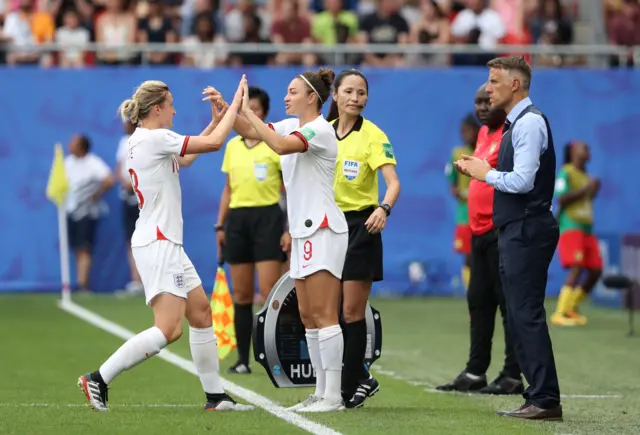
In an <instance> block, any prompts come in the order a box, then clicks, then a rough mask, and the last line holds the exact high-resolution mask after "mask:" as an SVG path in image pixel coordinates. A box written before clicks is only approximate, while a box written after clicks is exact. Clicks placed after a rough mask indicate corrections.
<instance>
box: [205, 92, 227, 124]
mask: <svg viewBox="0 0 640 435" xmlns="http://www.w3.org/2000/svg"><path fill="white" fill-rule="evenodd" d="M202 94H203V95H206V96H205V97H204V98H203V99H202V101H209V102H211V120H212V121H213V123H214V124H217V123H219V122H220V120H221V119H222V117H223V116H224V114H225V113H226V112H227V109H228V108H229V105H228V104H227V103H226V102H225V101H224V97H223V96H222V94H221V93H220V92H218V90H217V89H216V88H214V87H213V86H207V87H206V88H205V89H204V91H202Z"/></svg>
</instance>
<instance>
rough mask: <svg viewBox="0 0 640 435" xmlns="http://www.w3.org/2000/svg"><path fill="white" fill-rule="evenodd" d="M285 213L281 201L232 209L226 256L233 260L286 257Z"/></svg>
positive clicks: (227, 225) (280, 258)
mask: <svg viewBox="0 0 640 435" xmlns="http://www.w3.org/2000/svg"><path fill="white" fill-rule="evenodd" d="M283 230H284V215H283V213H282V209H281V208H280V206H279V205H278V204H273V205H268V206H265V207H240V208H232V209H230V210H229V216H228V218H227V223H226V225H225V246H224V250H223V254H224V259H225V261H226V262H227V263H229V264H242V263H259V262H261V261H282V248H281V247H280V238H281V237H282V233H283Z"/></svg>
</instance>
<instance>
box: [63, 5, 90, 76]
mask: <svg viewBox="0 0 640 435" xmlns="http://www.w3.org/2000/svg"><path fill="white" fill-rule="evenodd" d="M63 22H64V26H62V27H60V28H59V29H58V30H57V31H56V42H57V43H58V44H62V45H64V46H65V48H66V47H69V48H68V49H65V50H61V51H60V52H58V65H59V66H61V67H62V68H79V67H82V66H84V56H85V53H84V51H83V50H80V49H78V48H73V47H74V46H82V45H83V44H87V43H89V42H90V41H91V34H90V33H89V31H88V30H87V29H85V28H84V27H82V26H81V25H80V16H79V15H78V13H77V12H76V11H75V10H73V9H69V10H67V11H66V12H65V13H64V19H63Z"/></svg>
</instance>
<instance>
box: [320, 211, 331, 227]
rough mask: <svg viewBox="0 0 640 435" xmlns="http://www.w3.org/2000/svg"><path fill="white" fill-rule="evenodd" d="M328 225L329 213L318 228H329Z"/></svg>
mask: <svg viewBox="0 0 640 435" xmlns="http://www.w3.org/2000/svg"><path fill="white" fill-rule="evenodd" d="M328 226H329V219H327V215H326V214H325V215H324V219H323V220H322V222H321V223H320V226H319V227H318V228H327V227H328Z"/></svg>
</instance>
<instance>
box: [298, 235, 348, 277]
mask: <svg viewBox="0 0 640 435" xmlns="http://www.w3.org/2000/svg"><path fill="white" fill-rule="evenodd" d="M348 246H349V233H342V234H338V233H334V232H333V231H332V230H331V229H330V228H320V229H318V231H316V232H315V233H313V234H312V235H311V236H309V237H305V238H300V239H292V240H291V263H290V266H289V276H291V278H293V279H304V278H305V277H307V276H309V275H311V274H313V273H315V272H318V271H320V270H326V271H328V272H330V273H331V274H332V275H333V276H335V277H336V278H338V279H342V269H343V268H344V260H345V258H346V256H347V247H348Z"/></svg>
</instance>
